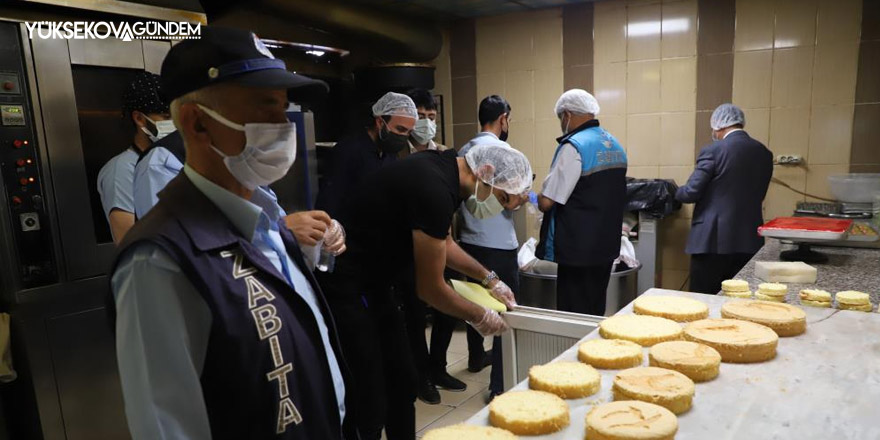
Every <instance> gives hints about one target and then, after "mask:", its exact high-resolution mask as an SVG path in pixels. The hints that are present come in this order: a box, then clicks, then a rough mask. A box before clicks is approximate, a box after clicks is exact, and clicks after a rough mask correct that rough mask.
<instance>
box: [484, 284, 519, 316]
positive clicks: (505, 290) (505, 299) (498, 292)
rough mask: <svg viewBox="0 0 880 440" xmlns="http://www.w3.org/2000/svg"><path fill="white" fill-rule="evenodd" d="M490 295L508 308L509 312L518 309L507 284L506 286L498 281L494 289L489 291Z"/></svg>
mask: <svg viewBox="0 0 880 440" xmlns="http://www.w3.org/2000/svg"><path fill="white" fill-rule="evenodd" d="M489 293H490V294H491V295H492V296H493V297H494V298H495V299H497V300H498V301H501V303H502V304H504V305H505V306H507V310H513V308H514V307H516V298H514V297H513V291H512V290H510V287H508V286H507V284H504V281H501V280H498V281H496V282H495V284H494V285H493V286H492V288H491V289H489Z"/></svg>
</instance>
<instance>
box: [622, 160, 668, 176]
mask: <svg viewBox="0 0 880 440" xmlns="http://www.w3.org/2000/svg"><path fill="white" fill-rule="evenodd" d="M629 164H630V166H629V167H627V169H626V175H627V177H632V178H635V179H658V178H659V177H660V167H658V166H632V160H630V162H629Z"/></svg>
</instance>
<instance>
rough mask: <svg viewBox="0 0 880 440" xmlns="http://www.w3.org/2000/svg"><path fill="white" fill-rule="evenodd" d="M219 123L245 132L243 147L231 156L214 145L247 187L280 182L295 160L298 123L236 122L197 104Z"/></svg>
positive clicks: (252, 187)
mask: <svg viewBox="0 0 880 440" xmlns="http://www.w3.org/2000/svg"><path fill="white" fill-rule="evenodd" d="M196 105H198V106H199V108H200V109H202V111H203V112H205V113H206V114H207V115H208V116H210V117H212V118H214V120H216V121H217V122H219V123H221V124H223V125H225V126H227V127H229V128H231V129H233V130H238V131H243V132H244V135H245V144H244V150H242V152H241V153H239V154H237V155H235V156H229V155H227V154H225V153H223V152H222V151H220V150H218V149H217V148H216V147H215V146H213V145H211V148H212V149H213V150H214V151H215V152H216V153H217V154H218V155H220V157H222V158H223V163H224V164H225V165H226V168H227V169H228V170H229V172H230V173H231V174H232V176H233V177H235V179H236V180H238V182H239V183H241V184H242V185H243V186H244V187H245V188H247V189H249V190H251V191H253V190H254V189H256V188H257V187H258V186H266V185H269V184H271V183H273V182H276V181H278V180H279V179H281V178H282V177H284V176H285V175H286V174H287V171H288V170H290V167H291V166H292V165H293V162H294V161H295V160H296V124H294V123H293V122H281V123H248V124H244V125H241V124H236V123H235V122H232V121H230V120H228V119H226V118H224V117H223V116H222V115H220V114H219V113H217V112H215V111H214V110H211V109H209V108H207V107H205V106H203V105H201V104H196Z"/></svg>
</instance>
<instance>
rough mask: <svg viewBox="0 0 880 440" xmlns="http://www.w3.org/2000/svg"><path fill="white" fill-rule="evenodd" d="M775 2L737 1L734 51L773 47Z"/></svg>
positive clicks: (768, 0)
mask: <svg viewBox="0 0 880 440" xmlns="http://www.w3.org/2000/svg"><path fill="white" fill-rule="evenodd" d="M774 3H776V2H775V1H774V0H737V1H736V36H735V37H734V40H733V48H734V50H738V51H739V50H761V49H770V48H772V47H773V23H774V19H775V17H774V14H773V9H774Z"/></svg>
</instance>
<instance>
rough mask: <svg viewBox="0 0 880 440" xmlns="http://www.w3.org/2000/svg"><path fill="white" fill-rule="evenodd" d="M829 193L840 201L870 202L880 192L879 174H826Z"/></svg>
mask: <svg viewBox="0 0 880 440" xmlns="http://www.w3.org/2000/svg"><path fill="white" fill-rule="evenodd" d="M828 185H830V186H831V194H833V195H834V198H835V199H837V200H840V201H841V202H850V203H872V202H873V201H874V195H875V194H880V174H869V173H852V174H837V175H834V176H828Z"/></svg>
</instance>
